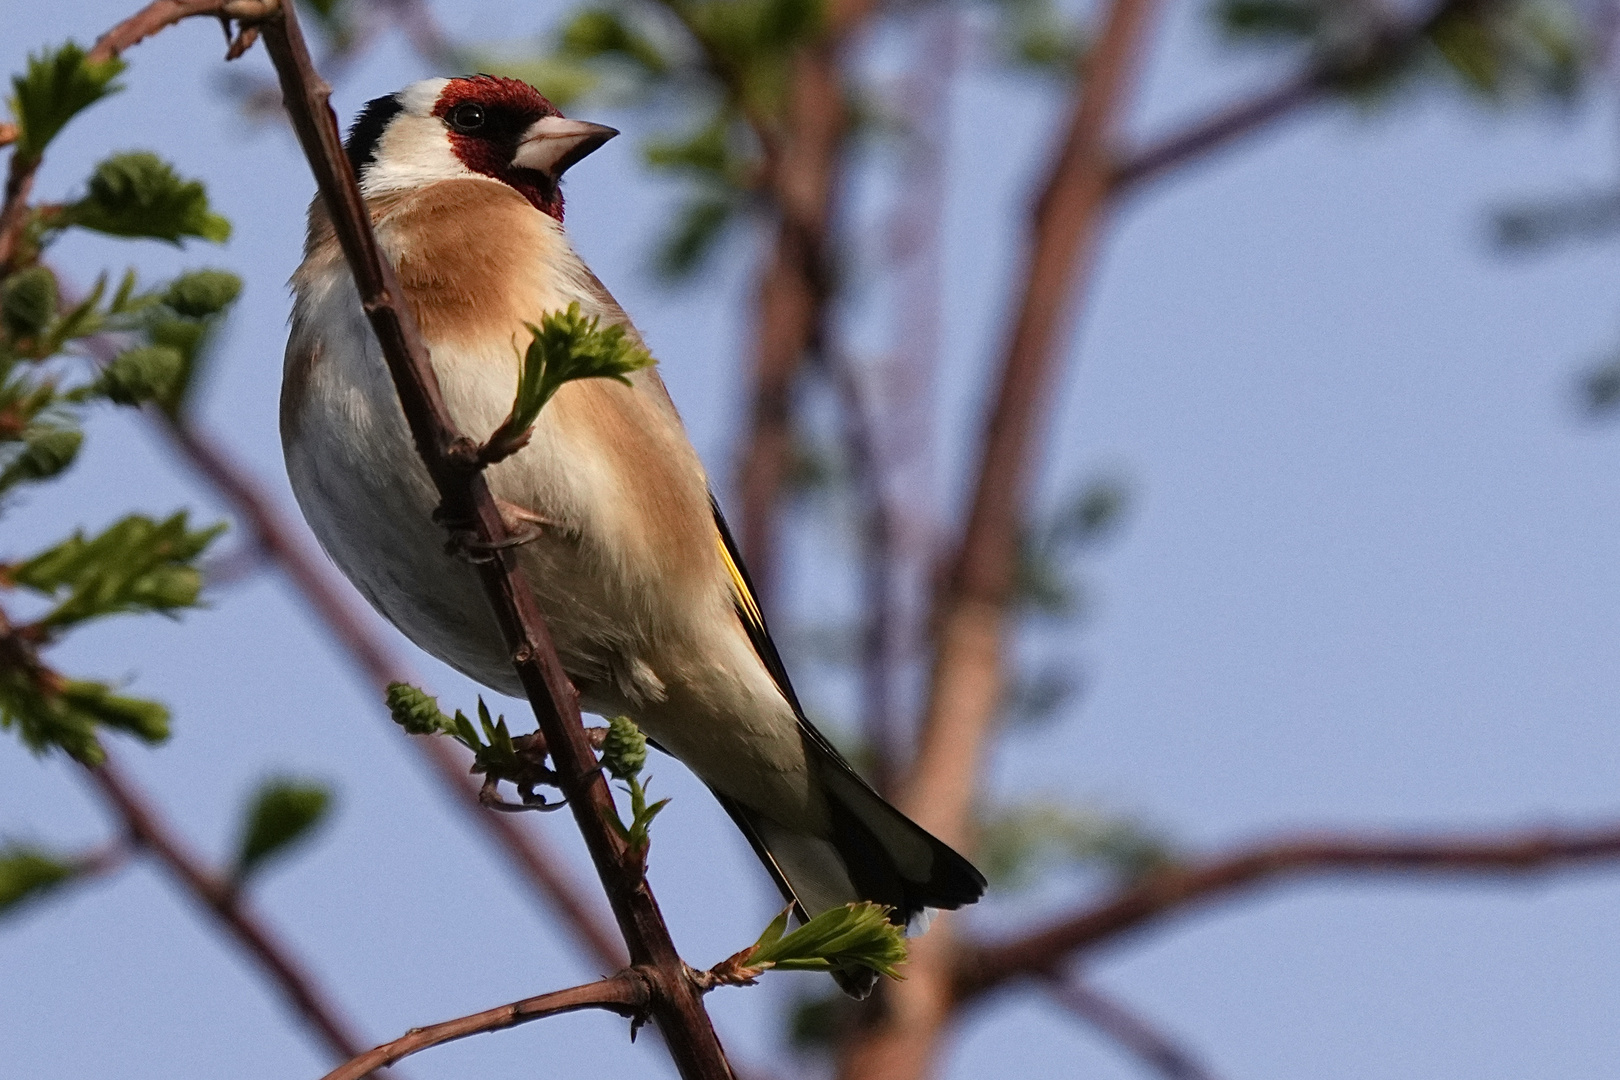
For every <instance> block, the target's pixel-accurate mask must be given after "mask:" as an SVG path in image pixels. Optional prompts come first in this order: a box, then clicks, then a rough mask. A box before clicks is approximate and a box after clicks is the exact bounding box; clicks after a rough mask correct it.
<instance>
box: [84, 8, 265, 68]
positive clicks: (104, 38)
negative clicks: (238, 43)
mask: <svg viewBox="0 0 1620 1080" xmlns="http://www.w3.org/2000/svg"><path fill="white" fill-rule="evenodd" d="M275 8H276V0H154V2H153V3H150V4H147V5H146V6H145V7H143V8H142V9H141V10H139V11H137V12H136V13H135V14H133V15H131V16H130V17H129V18H127V19H125V20H124V21H123V22H121V23H119V24H118V25H117V26H115V27H113V28H112V29H111V30H109V31H107V32H106V33H105V34H102V35H101V36H100V37H99V38H97V39H96V43H95V44H94V45H93V46H91V48H90V52H89V53H88V54H87V58H88V59H89V60H92V61H98V60H111V59H112V58H113V57H115V56H118V55H120V54H121V53H123V51H124V50H125V49H128V48H130V47H131V46H134V45H139V44H140V43H141V42H143V41H145V40H146V39H147V38H149V37H151V36H152V35H153V34H155V33H157V32H158V31H160V30H164V29H167V28H168V27H171V26H173V25H174V24H175V23H177V22H181V21H183V20H185V19H191V18H195V17H196V16H198V15H212V16H214V17H215V18H218V19H242V20H250V21H251V20H254V19H262V18H263V17H264V16H265V15H266V14H268V13H269V12H271V11H274V10H275ZM238 55H240V54H238Z"/></svg>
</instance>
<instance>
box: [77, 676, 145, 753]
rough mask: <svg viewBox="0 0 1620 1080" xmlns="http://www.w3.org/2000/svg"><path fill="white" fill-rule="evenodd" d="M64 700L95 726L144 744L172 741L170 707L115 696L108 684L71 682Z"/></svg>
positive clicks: (86, 680) (82, 681) (83, 681)
mask: <svg viewBox="0 0 1620 1080" xmlns="http://www.w3.org/2000/svg"><path fill="white" fill-rule="evenodd" d="M62 700H63V702H64V703H65V704H66V705H67V706H68V707H69V708H71V709H73V710H75V711H76V712H77V713H78V714H79V715H81V716H84V717H86V718H88V719H89V720H91V721H92V722H94V723H96V724H100V725H101V726H102V727H110V728H113V729H114V730H116V731H122V732H125V733H127V734H130V735H134V736H135V737H136V738H138V739H140V740H141V741H142V742H148V743H160V742H163V741H164V740H165V739H167V738H168V737H169V710H168V707H167V706H165V705H163V704H161V703H159V702H156V701H148V700H146V699H145V698H135V697H127V696H125V695H123V694H115V693H113V691H112V687H110V686H108V685H106V684H105V683H99V682H92V681H90V680H88V679H70V680H69V681H68V684H67V686H66V687H65V688H64V689H63V691H62Z"/></svg>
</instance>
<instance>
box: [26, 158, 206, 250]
mask: <svg viewBox="0 0 1620 1080" xmlns="http://www.w3.org/2000/svg"><path fill="white" fill-rule="evenodd" d="M57 221H58V223H60V224H62V225H77V226H79V227H80V228H81V229H90V230H92V231H95V232H102V233H107V234H109V235H111V236H129V237H149V238H151V239H155V240H167V241H169V242H170V243H171V244H178V243H180V241H181V239H182V238H184V237H188V236H189V237H197V238H199V239H203V240H212V241H213V242H214V243H216V244H222V243H224V242H225V241H226V240H228V239H230V236H231V223H230V222H228V221H226V220H225V219H224V218H222V217H220V216H219V215H218V214H216V213H214V212H213V211H212V210H210V209H209V208H208V192H207V191H206V190H205V189H204V188H203V186H202V184H201V183H199V182H197V181H196V180H185V179H182V178H181V177H180V175H179V174H178V173H176V172H175V171H174V167H173V166H172V165H170V164H169V163H168V162H166V161H164V160H163V159H162V158H160V157H158V156H157V155H156V154H151V153H147V152H146V151H144V150H138V151H133V152H131V153H127V154H117V155H114V156H113V157H110V158H108V159H107V160H106V161H103V162H102V163H101V164H100V165H97V166H96V171H95V172H93V173H91V174H90V184H89V187H88V189H87V190H86V192H85V194H84V197H83V198H81V199H79V200H78V201H77V202H73V203H69V204H68V205H67V206H65V207H63V208H62V210H61V215H60V218H58V219H57Z"/></svg>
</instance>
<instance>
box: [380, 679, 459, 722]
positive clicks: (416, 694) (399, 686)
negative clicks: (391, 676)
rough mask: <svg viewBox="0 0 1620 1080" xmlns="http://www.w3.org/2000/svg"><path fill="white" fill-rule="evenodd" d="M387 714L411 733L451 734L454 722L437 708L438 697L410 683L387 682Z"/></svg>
mask: <svg viewBox="0 0 1620 1080" xmlns="http://www.w3.org/2000/svg"><path fill="white" fill-rule="evenodd" d="M388 715H389V716H391V717H393V718H394V723H396V724H398V725H399V726H400V727H402V728H404V729H405V730H406V731H408V732H410V733H411V734H412V735H439V734H451V733H453V732H454V730H455V722H454V721H452V720H451V719H450V718H449V717H448V716H446V715H444V713H443V712H441V711H440V710H439V699H438V698H435V697H432V696H430V695H429V694H428V693H427V691H425V690H420V689H418V688H417V687H414V686H412V685H411V684H410V683H405V682H393V683H389V684H388Z"/></svg>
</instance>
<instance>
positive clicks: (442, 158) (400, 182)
mask: <svg viewBox="0 0 1620 1080" xmlns="http://www.w3.org/2000/svg"><path fill="white" fill-rule="evenodd" d="M417 85H421V84H420V83H418V84H417ZM412 89H414V87H413V88H412ZM477 175H478V174H477V173H475V172H473V171H472V170H471V169H469V168H467V166H466V165H464V164H462V162H461V159H460V158H458V157H456V155H455V152H454V151H453V150H451V149H450V137H449V133H448V132H447V131H446V130H445V126H444V124H443V123H441V122H440V121H439V120H438V119H437V118H435V117H433V116H418V115H416V114H415V112H414V111H408V112H402V113H400V114H399V116H398V117H396V118H395V119H394V122H393V123H391V124H389V125H388V130H386V131H384V132H383V137H382V139H381V141H379V142H378V143H377V156H376V158H374V159H373V160H372V162H371V165H370V167H369V168H367V169H366V175H365V179H364V180H363V181H361V184H360V193H361V194H362V195H365V196H366V197H367V198H370V197H372V196H374V195H382V194H384V193H386V192H390V191H404V190H411V189H415V188H421V187H425V186H426V185H428V184H431V183H434V182H436V181H439V180H459V179H465V178H466V177H469V176H477Z"/></svg>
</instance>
